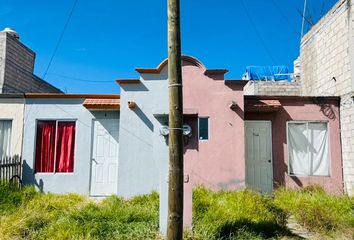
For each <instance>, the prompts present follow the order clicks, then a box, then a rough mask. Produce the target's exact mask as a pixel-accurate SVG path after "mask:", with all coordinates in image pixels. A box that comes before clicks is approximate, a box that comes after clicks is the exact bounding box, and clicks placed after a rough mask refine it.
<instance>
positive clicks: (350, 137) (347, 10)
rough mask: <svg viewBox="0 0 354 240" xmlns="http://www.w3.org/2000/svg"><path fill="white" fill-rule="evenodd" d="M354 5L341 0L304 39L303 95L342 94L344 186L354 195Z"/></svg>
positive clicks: (302, 50)
mask: <svg viewBox="0 0 354 240" xmlns="http://www.w3.org/2000/svg"><path fill="white" fill-rule="evenodd" d="M353 14H354V6H353V3H352V1H349V0H339V1H338V2H337V3H336V4H335V5H334V6H333V8H332V9H331V10H330V11H329V12H328V13H327V14H326V15H325V16H324V17H323V18H322V19H321V20H320V21H319V22H318V23H317V24H316V25H315V26H313V27H312V29H311V30H310V31H309V32H308V33H307V34H306V35H305V36H304V37H303V38H302V41H301V49H300V59H301V69H302V70H301V90H302V94H303V95H310V96H325V95H329V96H341V106H340V120H341V140H342V160H343V175H344V186H345V189H346V191H347V192H348V193H349V194H351V195H353V194H354V191H353V190H354V103H353V99H352V96H353V91H354V77H353V76H354V41H353V39H354V36H353V33H354V30H353V22H352V21H353V19H354V18H353Z"/></svg>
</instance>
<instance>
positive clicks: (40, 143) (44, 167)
mask: <svg viewBox="0 0 354 240" xmlns="http://www.w3.org/2000/svg"><path fill="white" fill-rule="evenodd" d="M54 146H55V121H38V126H37V143H36V172H53V171H54Z"/></svg>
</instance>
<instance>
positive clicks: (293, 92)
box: [244, 81, 301, 96]
mask: <svg viewBox="0 0 354 240" xmlns="http://www.w3.org/2000/svg"><path fill="white" fill-rule="evenodd" d="M244 94H245V95H272V96H299V95H300V94H301V86H300V84H299V83H297V82H277V81H249V82H248V83H247V85H246V86H245V87H244Z"/></svg>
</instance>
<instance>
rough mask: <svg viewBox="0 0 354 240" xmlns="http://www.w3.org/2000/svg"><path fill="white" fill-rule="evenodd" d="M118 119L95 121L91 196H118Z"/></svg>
mask: <svg viewBox="0 0 354 240" xmlns="http://www.w3.org/2000/svg"><path fill="white" fill-rule="evenodd" d="M118 121H119V120H118V119H97V120H95V121H94V131H93V152H92V162H91V193H90V194H91V196H107V195H112V194H117V182H118V151H119V149H118V129H119V122H118Z"/></svg>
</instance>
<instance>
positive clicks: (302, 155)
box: [288, 122, 330, 176]
mask: <svg viewBox="0 0 354 240" xmlns="http://www.w3.org/2000/svg"><path fill="white" fill-rule="evenodd" d="M328 141H329V140H328V124H327V123H326V122H288V152H289V173H290V174H291V175H303V176H329V168H330V167H329V166H330V165H329V161H330V158H329V142H328Z"/></svg>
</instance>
